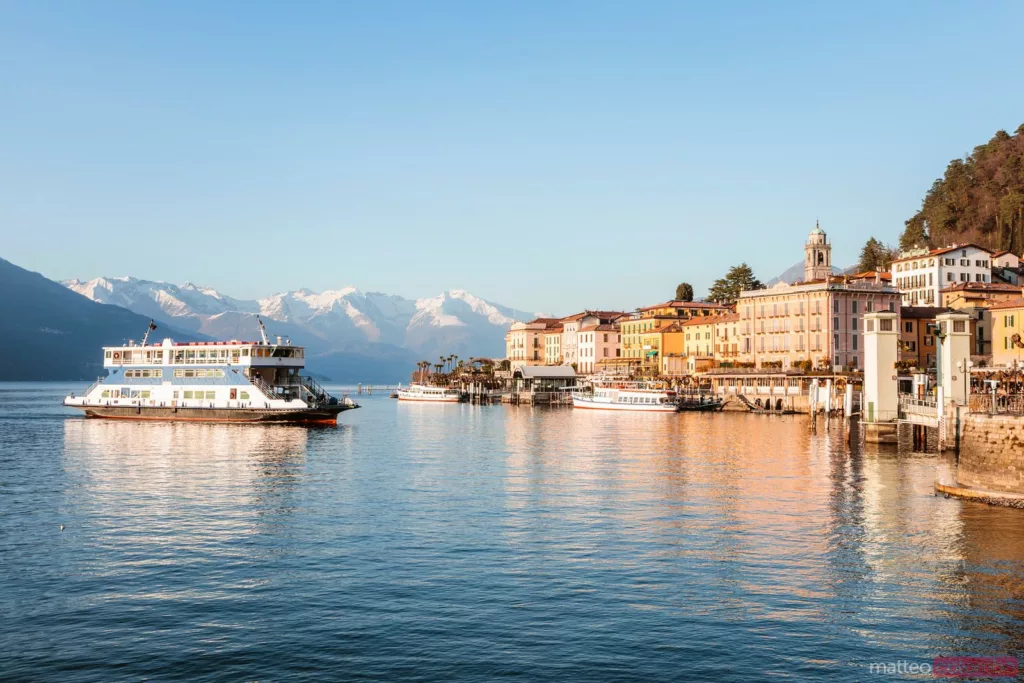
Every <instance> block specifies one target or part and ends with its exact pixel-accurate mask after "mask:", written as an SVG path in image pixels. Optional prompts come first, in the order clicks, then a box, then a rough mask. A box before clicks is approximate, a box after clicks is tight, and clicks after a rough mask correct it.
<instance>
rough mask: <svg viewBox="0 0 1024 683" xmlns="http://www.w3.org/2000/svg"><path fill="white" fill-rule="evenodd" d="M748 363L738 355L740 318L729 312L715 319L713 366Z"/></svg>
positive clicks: (744, 356) (743, 356)
mask: <svg viewBox="0 0 1024 683" xmlns="http://www.w3.org/2000/svg"><path fill="white" fill-rule="evenodd" d="M742 362H749V361H748V355H745V354H741V353H740V316H739V314H738V313H733V312H729V313H726V314H725V315H720V316H716V317H715V364H716V365H721V364H723V363H727V364H733V363H742Z"/></svg>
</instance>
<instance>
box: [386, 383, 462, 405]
mask: <svg viewBox="0 0 1024 683" xmlns="http://www.w3.org/2000/svg"><path fill="white" fill-rule="evenodd" d="M461 398H462V397H461V396H459V392H458V390H456V389H452V388H451V387H432V386H428V385H426V384H410V385H409V387H408V388H406V389H399V390H398V400H399V401H427V402H430V403H458V402H459V401H460V400H461Z"/></svg>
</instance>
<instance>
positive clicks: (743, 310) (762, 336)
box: [736, 228, 900, 370]
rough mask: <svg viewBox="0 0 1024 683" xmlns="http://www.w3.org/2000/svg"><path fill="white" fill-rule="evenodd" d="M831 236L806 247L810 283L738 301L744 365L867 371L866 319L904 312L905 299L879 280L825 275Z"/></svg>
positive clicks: (748, 294) (816, 237)
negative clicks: (869, 315)
mask: <svg viewBox="0 0 1024 683" xmlns="http://www.w3.org/2000/svg"><path fill="white" fill-rule="evenodd" d="M831 249H832V246H831V245H830V244H828V241H827V238H826V236H825V233H824V232H823V231H821V229H820V228H815V231H814V232H812V233H811V236H810V239H809V240H808V243H807V245H806V246H805V251H806V253H807V259H806V267H805V278H806V279H807V281H806V282H799V283H796V284H793V285H789V284H786V283H784V282H780V283H779V284H777V285H775V286H774V287H772V288H770V289H757V290H751V291H745V292H742V293H741V294H740V298H739V301H737V305H736V312H737V313H738V314H739V316H740V323H739V337H740V349H739V351H740V353H739V359H738V360H740V361H746V362H752V363H755V365H756V366H757V367H758V368H773V367H777V368H782V369H789V368H793V367H797V366H799V365H800V364H803V363H807V362H810V363H811V365H812V366H813V367H830V368H831V367H836V368H838V369H847V370H861V369H863V367H864V343H863V341H864V340H863V333H864V330H863V327H864V325H863V319H862V317H863V315H864V314H865V313H871V312H873V311H897V312H898V311H899V310H900V293H899V291H898V290H896V289H895V288H893V287H892V286H890V285H887V284H885V283H884V282H883V281H881V279H880V278H878V279H858V280H853V279H850V278H844V277H833V276H827V277H824V278H821V277H816V276H821V275H823V268H822V265H823V264H825V265H827V264H831V262H832V261H831Z"/></svg>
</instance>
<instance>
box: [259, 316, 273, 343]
mask: <svg viewBox="0 0 1024 683" xmlns="http://www.w3.org/2000/svg"><path fill="white" fill-rule="evenodd" d="M256 322H257V323H259V326H260V339H261V340H263V343H264V344H265V345H267V346H270V341H269V340H268V339H267V328H266V327H264V326H263V321H262V320H260V317H259V316H256Z"/></svg>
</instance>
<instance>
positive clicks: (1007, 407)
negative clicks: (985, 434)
mask: <svg viewBox="0 0 1024 683" xmlns="http://www.w3.org/2000/svg"><path fill="white" fill-rule="evenodd" d="M968 405H969V406H970V410H971V412H972V413H989V414H992V415H1024V394H996V395H995V396H993V395H992V394H971V397H970V399H969V400H968Z"/></svg>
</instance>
